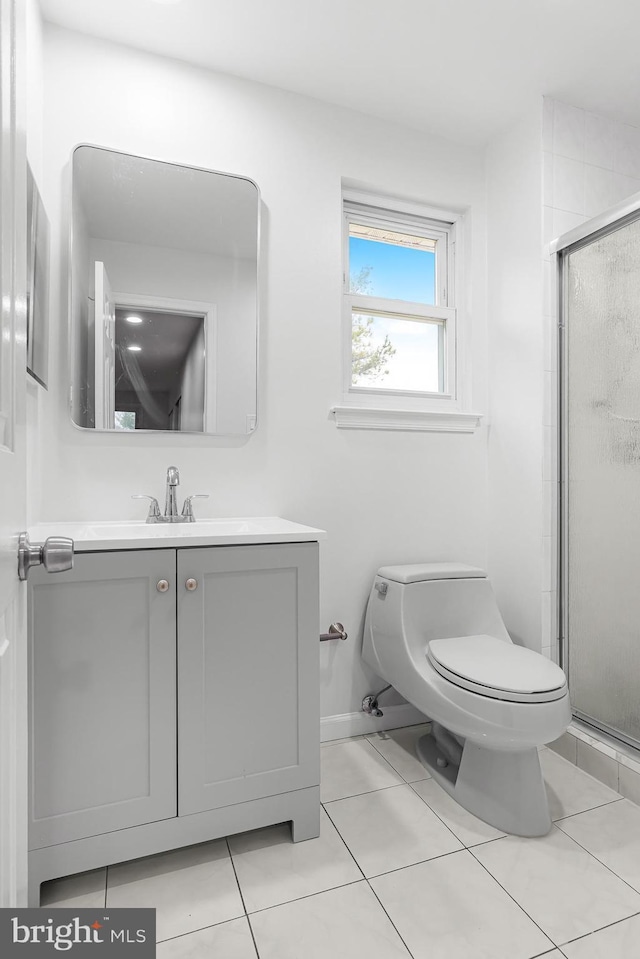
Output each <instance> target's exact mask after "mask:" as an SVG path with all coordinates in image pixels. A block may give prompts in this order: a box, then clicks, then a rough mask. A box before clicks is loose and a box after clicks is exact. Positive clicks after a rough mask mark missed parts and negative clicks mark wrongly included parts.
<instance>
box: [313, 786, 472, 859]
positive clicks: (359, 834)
mask: <svg viewBox="0 0 640 959" xmlns="http://www.w3.org/2000/svg"><path fill="white" fill-rule="evenodd" d="M327 812H328V814H329V816H330V817H331V819H332V820H333V822H334V824H335V826H336V828H337V829H338V832H339V833H340V835H341V836H342V838H343V839H344V841H345V842H346V844H347V846H348V847H349V849H350V850H351V852H352V854H353V856H354V858H355V860H356V862H357V863H358V865H359V866H360V868H361V869H362V871H363V872H364V874H365V876H367V877H369V876H378V875H380V873H382V872H390V871H391V870H392V869H400V868H402V867H403V866H410V865H412V864H413V863H416V862H422V860H424V859H433V858H434V857H435V856H443V855H444V854H445V853H449V852H454V851H455V850H456V849H461V848H462V845H461V843H460V842H458V840H457V839H456V837H455V836H454V835H453V833H452V832H450V830H449V829H447V827H446V826H444V825H443V824H442V822H441V821H440V820H439V819H438V817H437V816H436V815H435V813H433V812H432V811H431V810H430V809H429V807H428V806H427V805H426V803H424V802H423V801H422V799H420V797H419V796H417V795H416V794H415V792H414V791H413V789H412V788H411V786H408V785H407V786H393V787H391V788H390V789H380V790H378V791H377V792H373V793H366V794H365V795H363V796H352V797H351V798H349V799H339V800H337V802H332V803H329V804H328V806H327Z"/></svg>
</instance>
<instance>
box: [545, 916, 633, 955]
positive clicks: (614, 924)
mask: <svg viewBox="0 0 640 959" xmlns="http://www.w3.org/2000/svg"><path fill="white" fill-rule="evenodd" d="M636 916H640V912H634V913H633V915H631V916H625V917H624V918H623V919H616V921H615V922H609V923H607V925H606V926H600V928H598V929H594V930H593V932H585V934H584V935H583V936H576V938H575V939H567V941H566V942H563V943H562V946H558V948H559V949H560V948H564V946H569V945H571V944H572V943H574V942H580V940H581V939H588V938H589V936H594V935H595V934H596V933H597V932H602V931H603V929H611V928H613V926H619V925H620V924H621V923H623V922H628V921H629V919H634V918H635V917H636ZM563 955H564V953H563Z"/></svg>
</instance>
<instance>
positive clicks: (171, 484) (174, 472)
mask: <svg viewBox="0 0 640 959" xmlns="http://www.w3.org/2000/svg"><path fill="white" fill-rule="evenodd" d="M179 485H180V473H179V472H178V469H177V467H176V466H169V468H168V469H167V493H166V496H165V499H164V518H165V521H166V522H168V523H175V522H176V521H177V520H176V517H177V516H178V504H177V503H176V486H179Z"/></svg>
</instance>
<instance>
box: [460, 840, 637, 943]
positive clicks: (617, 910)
mask: <svg viewBox="0 0 640 959" xmlns="http://www.w3.org/2000/svg"><path fill="white" fill-rule="evenodd" d="M473 855H474V856H476V858H477V859H478V860H479V861H480V862H481V863H482V864H483V865H484V866H485V867H486V868H487V869H488V870H489V872H490V873H491V875H492V876H495V878H496V879H497V880H498V882H499V883H500V885H501V886H503V887H504V888H505V889H506V890H507V892H508V893H509V894H510V895H511V896H513V898H514V899H515V900H516V902H518V903H520V905H521V906H522V908H523V909H524V910H525V912H526V913H527V914H528V915H529V916H531V918H532V919H533V920H534V922H536V923H537V924H538V925H539V926H540V928H541V929H543V930H544V931H545V932H546V933H547V935H548V936H549V938H550V939H552V940H553V942H555V944H556V945H562V943H564V942H568V941H569V940H571V939H576V938H577V937H578V936H582V935H585V934H586V933H588V932H593V931H594V930H596V929H600V928H601V927H602V926H606V925H608V924H609V923H612V922H616V921H617V920H618V919H623V918H625V917H627V916H631V915H633V914H634V913H636V912H639V911H640V896H639V895H638V894H637V893H636V892H634V891H633V890H632V889H630V888H629V886H627V885H625V883H623V882H622V881H621V880H620V879H618V878H617V876H614V875H613V874H612V873H611V872H609V870H608V869H606V868H605V867H604V866H603V865H601V863H599V862H597V860H596V859H594V858H593V856H590V855H589V854H588V853H587V852H585V851H584V849H581V848H580V846H578V845H577V843H575V842H573V840H571V839H569V837H568V836H565V834H564V833H563V832H561V831H560V830H559V829H558V828H556V827H555V826H553V827H552V829H551V832H550V833H549V835H548V836H544V837H542V838H540V839H522V838H520V837H517V836H507V837H506V838H504V839H498V840H496V842H490V843H485V845H482V846H476V847H475V848H474V850H473Z"/></svg>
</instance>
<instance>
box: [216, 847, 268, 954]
mask: <svg viewBox="0 0 640 959" xmlns="http://www.w3.org/2000/svg"><path fill="white" fill-rule="evenodd" d="M224 841H225V843H226V846H227V852H228V854H229V861H230V862H231V868H232V869H233V875H234V876H235V880H236V886H237V887H238V893H239V894H240V902H241V903H242V908H243V909H244V914H245V917H246V919H247V924H248V926H249V932H250V933H251V938H252V940H253V948H254V949H255V951H256V956H257V959H260V953H259V952H258V943H257V942H256V937H255V936H254V934H253V926H252V925H251V920H250V919H249V913H248V912H247V904H246V902H245V901H244V896H243V895H242V887H241V886H240V880H239V879H238V873H237V872H236V864H235V862H234V861H233V856H232V855H231V846H230V845H229V839H228V837H227V836H225V839H224Z"/></svg>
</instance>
